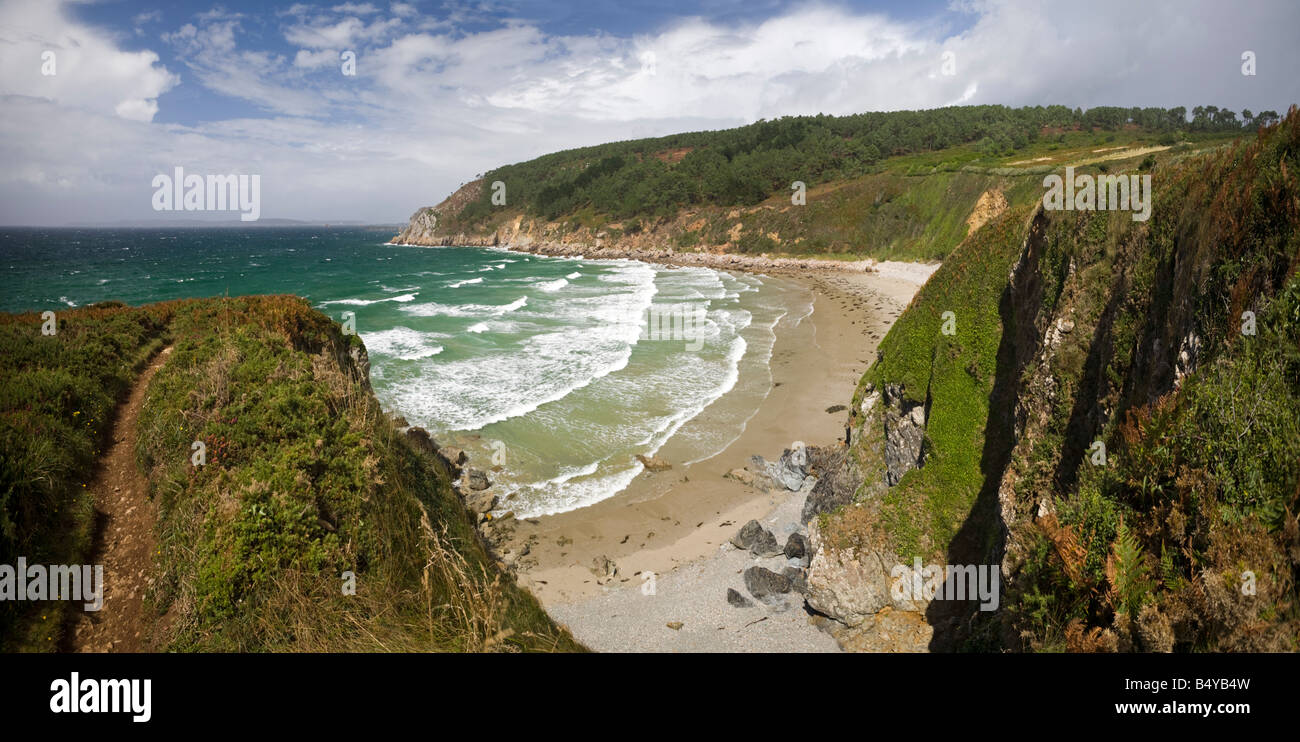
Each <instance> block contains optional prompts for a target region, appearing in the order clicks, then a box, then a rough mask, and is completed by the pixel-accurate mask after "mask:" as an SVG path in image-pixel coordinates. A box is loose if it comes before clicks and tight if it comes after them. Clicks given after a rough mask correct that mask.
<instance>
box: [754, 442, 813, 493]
mask: <svg viewBox="0 0 1300 742" xmlns="http://www.w3.org/2000/svg"><path fill="white" fill-rule="evenodd" d="M750 461H751V462H752V463H753V465H754V468H755V469H757V470H758V471H761V472H763V473H764V474H766V475H767V476H769V477H771V478H772V481H774V482H776V483H777V484H779V485H781V486H782V487H784V488H786V489H788V490H790V491H792V492H797V491H798V490H799V489H801V488H802V487H803V486H804V481H805V480H806V479H807V478H808V469H807V466H808V453H807V451H805V450H804V449H802V448H801V449H798V450H797V451H791V450H790V449H788V448H787V449H785V450H784V451H783V452H781V458H780V459H778V460H777V461H775V462H768V461H764V460H763V457H762V456H755V457H753V458H752V459H750Z"/></svg>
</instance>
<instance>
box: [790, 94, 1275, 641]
mask: <svg viewBox="0 0 1300 742" xmlns="http://www.w3.org/2000/svg"><path fill="white" fill-rule="evenodd" d="M1297 145H1300V114H1297V112H1296V111H1295V109H1292V111H1291V112H1290V114H1289V115H1288V116H1287V117H1286V118H1285V120H1284V121H1283V122H1282V123H1281V124H1279V125H1277V126H1274V127H1271V128H1268V129H1265V130H1263V131H1261V132H1260V133H1259V135H1258V136H1257V137H1255V136H1252V137H1249V138H1247V139H1244V140H1242V141H1239V142H1237V143H1236V144H1234V145H1232V146H1231V147H1226V148H1223V149H1220V150H1217V151H1214V152H1211V153H1207V154H1201V155H1198V156H1187V155H1186V154H1184V155H1178V154H1176V153H1169V154H1168V155H1166V156H1162V157H1161V158H1158V159H1157V160H1156V163H1155V165H1154V169H1153V171H1152V172H1151V173H1150V174H1151V175H1152V182H1153V184H1154V188H1155V199H1154V200H1155V204H1154V209H1153V213H1152V215H1151V217H1150V219H1149V220H1148V221H1145V222H1142V221H1134V220H1133V219H1132V218H1131V215H1130V214H1129V213H1128V212H1126V211H1048V210H1044V209H1043V208H1042V207H1041V205H1038V204H1029V205H1017V206H1014V207H1013V208H1011V209H1009V210H1008V211H1007V212H1006V213H1004V214H1003V215H1001V216H999V217H996V218H994V219H992V220H990V221H989V222H988V223H987V224H986V225H985V226H983V227H982V228H981V229H979V230H978V231H977V232H975V233H974V234H973V235H972V236H971V237H970V238H968V239H967V240H966V241H964V242H963V243H962V244H961V245H960V246H959V247H958V248H957V249H956V250H954V251H953V253H952V255H950V256H949V258H948V259H947V260H946V261H945V263H944V265H943V266H942V268H940V270H939V271H938V272H936V273H935V275H934V276H933V278H932V279H931V280H930V282H929V283H928V284H927V285H926V286H925V287H924V288H923V289H922V290H921V292H920V293H919V294H918V296H917V297H916V299H915V300H914V302H913V304H912V306H911V307H910V308H909V309H908V310H907V311H906V312H905V313H904V314H903V315H902V316H901V317H900V318H899V320H898V322H897V323H896V324H895V325H894V327H893V328H892V329H891V330H890V332H889V333H888V335H887V336H886V338H885V339H884V340H883V341H882V343H881V345H880V348H879V352H878V357H877V359H876V361H875V363H874V364H873V365H872V367H871V368H870V369H869V370H868V371H867V373H866V374H865V376H864V378H863V380H862V383H861V385H860V386H859V388H858V390H857V392H856V394H855V396H854V399H853V401H852V405H853V406H852V410H853V412H852V417H851V421H850V425H851V429H852V431H851V432H852V435H851V440H852V446H851V447H849V448H848V449H846V450H844V451H843V453H842V460H843V462H844V463H842V464H841V465H840V467H839V469H838V470H837V474H836V477H837V478H840V479H845V480H848V481H847V482H840V483H839V484H838V488H839V489H840V490H841V491H843V492H845V493H851V494H846V495H845V499H847V500H848V504H847V505H844V506H842V507H832V508H828V509H827V510H828V512H821V513H810V514H809V515H810V516H815V517H812V523H811V524H810V527H811V531H812V541H813V544H814V546H815V547H816V548H817V553H816V555H815V556H814V559H813V561H812V566H811V570H810V574H809V578H808V582H809V598H808V602H809V604H810V605H811V606H812V607H813V608H815V609H817V610H819V611H821V612H824V613H826V614H828V615H830V616H832V617H833V618H835V619H837V621H838V622H839V623H840V624H841V625H842V626H843V627H844V628H843V629H842V634H841V639H842V641H843V643H844V644H845V645H846V646H849V647H851V648H852V647H857V648H869V647H870V648H879V647H880V646H881V645H882V640H881V636H882V635H883V634H885V633H886V632H888V631H890V630H891V629H894V628H895V627H897V626H898V625H899V621H900V618H899V616H900V614H905V615H910V616H912V617H913V619H911V620H913V621H914V622H916V623H922V624H924V625H925V626H926V627H927V628H926V632H925V634H926V635H927V636H928V638H927V639H924V640H923V641H922V642H920V643H919V644H917V645H912V646H907V647H901V648H909V649H926V648H929V649H962V648H964V649H984V650H994V649H1013V650H1062V649H1064V650H1069V651H1130V650H1137V651H1197V650H1201V651H1207V650H1208V651H1295V650H1296V649H1297V648H1300V647H1297V645H1296V642H1297V637H1298V636H1300V600H1298V598H1300V593H1298V592H1297V581H1296V576H1297V569H1298V568H1300V525H1298V524H1297V520H1296V513H1297V512H1300V461H1297V458H1296V456H1295V453H1294V452H1295V451H1296V450H1297V448H1296V447H1297V446H1300V424H1298V423H1297V416H1296V410H1298V409H1300V278H1298V277H1297V276H1296V269H1297V265H1298V264H1300V231H1298V230H1297V226H1298V224H1300V185H1298V184H1297V181H1296V172H1297V169H1298V168H1300V147H1298V146H1297ZM917 559H920V561H921V562H922V563H923V564H925V565H931V564H934V565H940V566H943V565H994V566H995V567H996V570H997V574H998V576H999V579H1000V586H1001V587H1000V591H1001V594H1000V600H999V602H998V604H997V605H996V606H994V608H995V610H981V609H980V606H979V605H977V601H973V600H969V599H959V600H945V599H943V597H944V596H943V594H942V593H941V594H940V595H939V597H938V598H937V599H931V596H929V595H908V596H906V597H905V598H904V599H901V600H900V599H899V598H898V596H897V595H896V594H894V593H891V590H893V589H895V587H896V586H897V584H898V581H897V579H896V577H897V574H898V573H896V572H894V571H893V570H894V569H895V568H898V569H900V570H901V569H904V568H905V570H907V571H906V574H910V570H911V569H912V567H913V565H914V564H915V560H917ZM949 580H951V576H950V577H949ZM965 597H966V598H969V596H965ZM895 633H897V632H895ZM893 648H900V647H898V646H895V647H893Z"/></svg>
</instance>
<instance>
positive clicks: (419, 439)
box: [406, 425, 438, 456]
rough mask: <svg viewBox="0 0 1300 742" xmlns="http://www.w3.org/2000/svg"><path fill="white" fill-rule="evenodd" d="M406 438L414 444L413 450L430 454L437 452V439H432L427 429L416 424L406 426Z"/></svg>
mask: <svg viewBox="0 0 1300 742" xmlns="http://www.w3.org/2000/svg"><path fill="white" fill-rule="evenodd" d="M406 440H408V441H410V442H411V445H413V446H415V450H417V451H420V452H421V453H427V454H429V455H430V456H433V455H434V454H436V453H438V443H437V441H435V440H434V439H433V436H431V435H429V431H427V430H425V429H424V428H421V427H420V426H418V425H417V426H415V427H412V428H407V430H406Z"/></svg>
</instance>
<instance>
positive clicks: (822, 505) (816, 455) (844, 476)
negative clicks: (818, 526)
mask: <svg viewBox="0 0 1300 742" xmlns="http://www.w3.org/2000/svg"><path fill="white" fill-rule="evenodd" d="M847 453H848V449H846V448H844V447H842V446H823V447H817V448H811V449H809V456H810V460H811V461H812V462H813V463H814V464H815V465H816V467H817V470H818V472H819V473H820V474H821V475H820V476H818V477H817V482H816V483H815V484H814V485H813V488H812V491H811V492H809V493H808V497H807V499H805V500H804V503H803V511H802V512H801V513H800V515H799V522H800V523H807V522H808V521H810V520H812V519H813V518H815V517H817V516H818V515H821V514H822V513H831V512H834V511H836V510H838V509H840V508H842V507H844V506H845V505H848V504H849V503H851V502H853V494H854V493H855V492H857V491H858V488H859V487H860V486H861V485H862V475H861V473H860V472H859V471H858V469H857V466H856V464H854V462H853V461H852V459H851V458H850V457H849V456H848V455H847ZM808 556H812V553H811V552H808Z"/></svg>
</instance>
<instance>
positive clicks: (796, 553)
mask: <svg viewBox="0 0 1300 742" xmlns="http://www.w3.org/2000/svg"><path fill="white" fill-rule="evenodd" d="M784 553H785V555H786V557H787V558H789V559H802V558H803V557H805V556H807V555H808V537H807V536H804V535H803V534H802V533H792V534H790V538H788V539H786V542H785V549H784Z"/></svg>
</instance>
